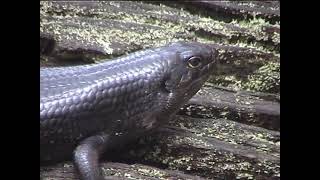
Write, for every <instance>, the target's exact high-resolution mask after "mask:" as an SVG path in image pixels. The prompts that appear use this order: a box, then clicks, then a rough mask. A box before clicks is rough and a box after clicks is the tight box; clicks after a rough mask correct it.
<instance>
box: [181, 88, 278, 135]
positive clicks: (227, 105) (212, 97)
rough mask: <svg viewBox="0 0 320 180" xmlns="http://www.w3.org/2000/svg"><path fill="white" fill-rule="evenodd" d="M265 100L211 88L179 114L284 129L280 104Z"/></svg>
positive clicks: (197, 95) (191, 100)
mask: <svg viewBox="0 0 320 180" xmlns="http://www.w3.org/2000/svg"><path fill="white" fill-rule="evenodd" d="M262 98H266V97H264V96H262V95H260V97H259V96H257V94H256V96H253V95H250V94H248V93H246V92H243V91H242V92H236V91H233V90H226V89H223V90H222V89H217V88H215V87H208V86H207V87H203V88H202V89H201V90H200V91H199V92H198V93H197V94H196V95H195V96H194V97H193V98H192V99H190V101H189V102H188V103H187V104H186V105H185V106H184V108H182V109H181V111H180V112H179V114H187V115H190V116H193V117H201V118H212V117H218V118H226V119H229V120H233V121H237V122H242V123H245V124H250V125H255V126H259V127H264V128H267V129H271V130H280V103H279V102H278V101H269V100H265V99H262ZM269 99H270V97H269ZM273 100H274V99H273Z"/></svg>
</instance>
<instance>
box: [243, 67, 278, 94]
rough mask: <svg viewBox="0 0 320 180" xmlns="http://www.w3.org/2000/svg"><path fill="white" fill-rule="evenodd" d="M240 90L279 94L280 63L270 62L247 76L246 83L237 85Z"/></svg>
mask: <svg viewBox="0 0 320 180" xmlns="http://www.w3.org/2000/svg"><path fill="white" fill-rule="evenodd" d="M237 84H238V85H239V86H240V87H241V88H242V89H246V90H251V91H259V92H271V93H279V91H280V62H270V63H267V64H266V65H264V66H262V67H260V68H259V69H258V70H257V71H256V72H255V73H253V74H252V75H249V76H248V81H246V82H241V83H239V82H238V83H237Z"/></svg>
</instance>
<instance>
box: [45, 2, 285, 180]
mask: <svg viewBox="0 0 320 180" xmlns="http://www.w3.org/2000/svg"><path fill="white" fill-rule="evenodd" d="M191 7H192V8H191ZM279 9H280V3H279V1H270V2H266V1H264V2H262V1H259V2H258V1H256V2H253V1H252V2H240V1H239V2H237V1H223V2H218V1H216V2H214V1H212V2H211V1H207V2H205V1H199V2H184V1H179V2H178V1H177V2H175V3H171V2H161V3H159V2H151V1H145V2H142V1H122V2H116V1H105V2H93V1H78V2H74V1H73V2H68V1H56V2H51V1H42V2H40V66H41V67H48V66H70V65H80V64H90V63H99V62H101V61H105V60H109V59H113V58H115V57H119V56H122V55H125V54H128V53H131V52H135V51H137V50H141V49H145V48H150V47H158V46H161V45H164V44H167V43H169V42H174V41H181V40H182V41H199V42H203V43H207V44H210V45H211V46H212V47H213V48H215V49H216V50H218V52H219V56H218V65H217V68H216V69H215V71H214V72H212V76H211V78H210V80H209V81H208V82H207V83H206V85H205V87H203V88H202V89H201V90H200V91H199V92H198V94H196V95H195V96H194V97H193V98H192V99H191V100H190V101H189V102H188V103H187V104H186V105H185V106H184V107H183V108H181V110H180V111H179V113H178V115H177V116H176V118H174V119H173V120H172V121H170V123H169V124H168V125H167V126H165V127H162V128H160V129H159V130H158V131H157V132H156V133H155V134H154V135H153V136H148V137H144V138H141V139H139V140H138V142H135V143H132V144H129V145H128V146H126V147H125V148H122V149H117V150H114V151H112V152H108V153H107V154H106V156H104V159H103V160H102V161H101V166H102V169H103V173H104V175H105V176H106V177H109V178H111V179H280V133H279V131H280V95H279V93H280V60H279V59H280V13H279ZM247 90H251V91H247ZM40 178H41V179H77V175H76V173H75V172H74V169H73V165H72V163H71V161H69V160H67V161H65V162H61V163H60V164H53V165H50V166H40Z"/></svg>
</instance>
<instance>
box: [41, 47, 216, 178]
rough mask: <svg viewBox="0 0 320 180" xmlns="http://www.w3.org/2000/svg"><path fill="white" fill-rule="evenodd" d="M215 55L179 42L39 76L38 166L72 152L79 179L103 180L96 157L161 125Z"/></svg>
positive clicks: (211, 64) (189, 94)
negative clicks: (39, 160) (39, 163)
mask: <svg viewBox="0 0 320 180" xmlns="http://www.w3.org/2000/svg"><path fill="white" fill-rule="evenodd" d="M216 55H217V52H216V51H215V50H214V49H212V48H210V47H209V46H207V45H204V44H200V43H196V42H192V43H185V42H179V43H172V44H169V45H167V46H164V47H160V48H155V49H148V50H144V51H140V52H136V53H133V54H131V55H128V56H125V57H120V58H118V59H115V60H113V61H107V62H104V63H100V64H93V65H84V66H74V67H62V68H42V69H41V70H40V159H41V161H46V160H62V159H64V158H66V157H68V156H70V155H71V154H72V152H73V157H74V161H75V166H76V168H77V170H78V171H79V174H80V178H81V179H85V180H89V179H92V180H93V179H103V178H102V176H101V173H100V170H99V168H98V160H99V157H100V155H101V154H102V153H104V152H105V151H107V150H108V149H110V148H116V147H118V146H120V145H124V144H125V143H127V142H129V141H130V140H132V139H136V138H138V137H140V136H142V135H145V134H146V133H148V132H150V131H152V130H153V129H155V128H156V127H158V126H159V125H163V124H165V123H166V122H167V121H168V120H169V119H170V118H171V117H172V116H173V115H174V114H175V113H176V112H177V110H179V108H180V107H181V106H183V104H184V103H186V102H187V101H188V100H189V99H190V98H191V97H192V96H193V95H194V94H195V93H196V92H197V91H198V90H199V89H200V88H201V86H202V85H203V83H204V82H205V81H206V80H207V78H208V76H209V73H210V70H212V68H213V67H214V64H215V60H216Z"/></svg>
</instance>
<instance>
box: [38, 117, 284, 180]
mask: <svg viewBox="0 0 320 180" xmlns="http://www.w3.org/2000/svg"><path fill="white" fill-rule="evenodd" d="M108 161H113V162H117V161H118V162H122V163H129V164H131V165H119V166H117V168H115V169H114V168H112V167H113V166H112V165H113V163H108ZM140 164H145V165H147V166H146V167H148V168H147V169H149V170H145V168H141V167H140V166H141V165H140ZM101 166H102V169H104V171H103V172H104V175H105V176H115V177H126V176H127V177H128V176H131V177H132V178H133V179H153V178H154V177H156V178H158V179H161V178H162V179H170V177H173V176H176V178H178V179H179V176H181V177H180V178H181V179H189V178H187V177H188V176H189V177H190V179H197V178H198V177H197V176H200V177H202V178H206V179H236V178H240V179H243V178H245V179H247V178H249V179H250V178H251V179H278V178H279V176H280V133H279V132H277V131H270V130H266V129H263V128H259V127H254V126H248V125H244V124H241V123H237V122H232V121H229V120H225V119H205V118H191V117H188V116H176V118H175V119H174V120H173V121H172V122H171V123H170V125H169V126H166V127H163V128H160V129H159V130H158V131H157V132H156V133H155V134H153V136H148V137H145V138H143V139H140V141H139V143H135V144H133V145H129V146H126V147H125V149H120V150H119V149H118V150H116V151H114V152H109V153H108V154H107V155H106V158H105V159H104V160H103V161H102V164H101ZM71 167H72V164H71V163H70V162H66V163H63V164H58V165H54V166H49V167H40V177H42V178H44V179H45V177H46V178H49V179H50V178H54V177H60V178H68V177H69V178H72V177H76V175H74V170H73V169H72V168H71ZM154 167H155V168H154ZM140 168H141V169H142V170H141V169H140ZM150 168H151V169H150ZM153 168H154V169H153ZM139 169H140V170H139ZM173 170H178V171H180V172H179V173H177V172H176V171H173ZM137 171H138V172H137ZM144 171H148V172H150V171H152V172H153V173H154V174H148V175H146V176H144V177H143V178H141V176H142V175H141V173H143V172H144ZM173 172H176V173H173ZM70 173H71V174H70ZM178 175H179V176H178ZM150 176H151V177H150ZM192 176H194V177H192ZM173 179H174V178H173Z"/></svg>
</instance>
